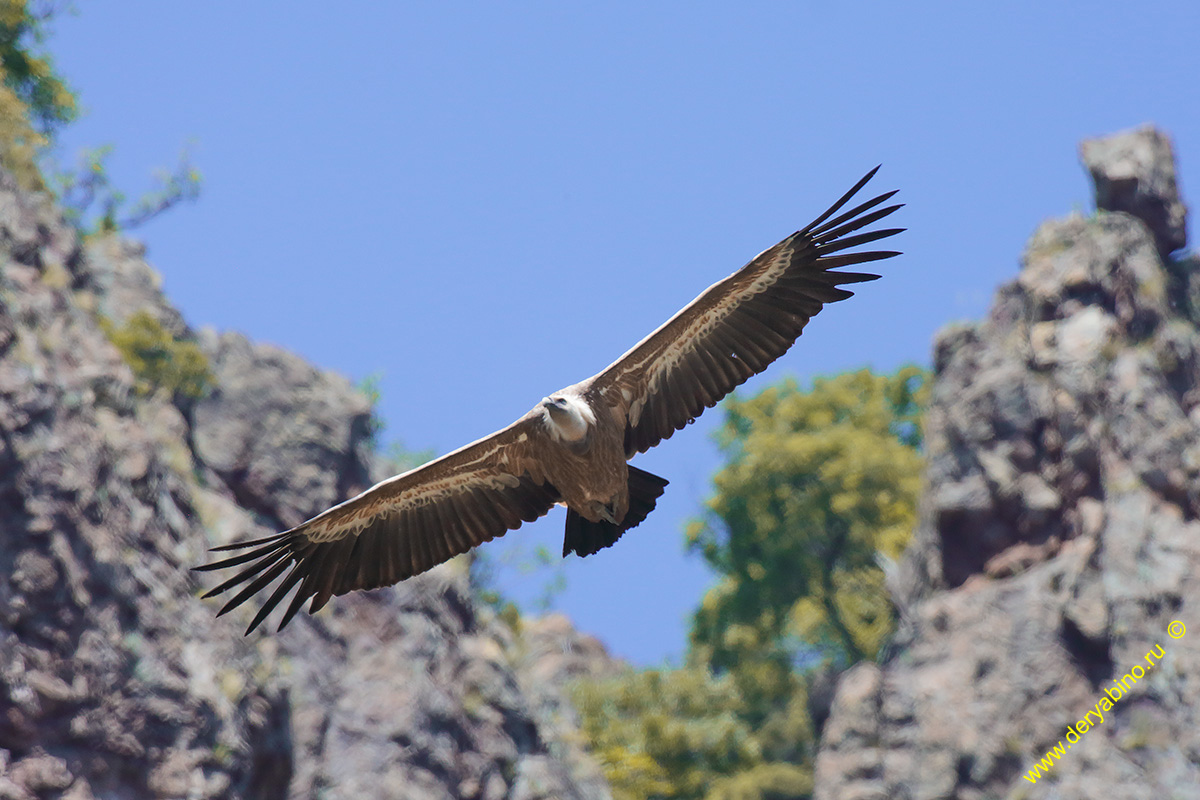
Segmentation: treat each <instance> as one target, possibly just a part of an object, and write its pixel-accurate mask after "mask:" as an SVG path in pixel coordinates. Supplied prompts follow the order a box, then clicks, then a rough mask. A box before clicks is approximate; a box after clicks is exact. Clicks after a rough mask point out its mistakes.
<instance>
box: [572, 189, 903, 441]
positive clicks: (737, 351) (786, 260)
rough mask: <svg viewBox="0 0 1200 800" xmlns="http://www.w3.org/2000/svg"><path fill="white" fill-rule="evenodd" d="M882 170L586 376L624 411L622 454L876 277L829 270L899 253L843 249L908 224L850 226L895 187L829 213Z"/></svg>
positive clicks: (882, 211) (739, 377)
mask: <svg viewBox="0 0 1200 800" xmlns="http://www.w3.org/2000/svg"><path fill="white" fill-rule="evenodd" d="M878 169H879V167H876V168H875V169H873V170H871V171H870V172H868V173H867V175H866V176H865V177H864V178H863V179H862V180H860V181H859V182H858V183H856V184H855V185H854V188H852V189H851V190H850V191H848V192H846V194H845V195H843V196H842V198H841V199H840V200H838V201H837V202H836V203H834V204H833V205H832V206H831V207H830V208H829V210H827V211H826V212H825V213H824V214H822V215H821V216H819V217H817V218H816V219H815V220H813V221H812V222H811V223H810V224H809V225H808V227H806V228H804V230H801V231H797V232H796V233H793V234H792V235H791V236H789V237H787V238H786V239H784V240H783V241H782V242H780V243H779V244H777V245H775V246H774V247H771V248H769V249H767V250H764V251H763V252H762V253H759V254H758V255H757V256H755V257H754V258H753V259H752V260H751V261H750V263H749V264H747V265H746V266H744V267H742V268H741V269H740V270H738V271H737V272H735V273H733V274H732V275H730V276H729V277H728V278H726V279H725V280H722V281H719V282H717V283H714V284H713V285H712V286H710V287H709V288H708V289H706V290H705V291H704V292H703V293H702V294H701V295H700V296H699V297H697V298H696V299H695V300H693V301H692V302H691V303H690V304H689V305H688V306H687V307H685V308H684V309H683V310H682V311H680V312H679V313H678V314H676V315H675V316H674V317H672V318H671V319H669V320H668V321H667V322H666V323H665V324H664V325H663V326H662V327H660V328H659V329H658V330H656V331H654V332H653V333H651V334H650V335H649V336H647V337H646V338H645V339H643V340H642V341H641V342H639V343H638V344H637V345H635V346H634V347H633V349H632V350H630V351H629V352H628V353H626V354H625V355H623V356H621V357H620V358H619V359H618V360H617V361H616V362H614V363H613V364H612V365H611V366H609V367H608V368H607V369H606V370H604V371H603V372H601V373H600V374H599V375H597V376H595V377H594V378H592V379H591V381H589V382H588V384H589V391H593V392H596V391H599V392H600V393H602V394H603V395H604V396H605V397H607V398H609V399H610V402H613V403H617V402H623V403H624V404H625V407H627V408H628V409H629V411H628V420H629V421H628V425H627V427H626V430H625V453H626V456H627V457H631V456H633V455H634V454H636V453H644V452H645V451H647V450H649V449H650V448H651V447H654V446H655V445H656V444H658V443H659V442H661V441H662V440H663V439H667V438H669V437H670V436H671V434H673V433H674V432H675V431H677V430H680V429H682V428H683V427H684V426H685V425H687V424H688V423H689V422H691V421H692V420H694V419H695V418H696V417H698V416H700V414H701V413H702V412H703V411H704V409H706V408H711V407H713V406H714V405H716V404H717V403H718V402H719V401H720V400H721V398H723V397H724V396H725V395H727V394H729V392H731V391H733V389H734V388H735V387H737V386H739V385H741V384H742V383H743V382H744V381H745V380H746V379H748V378H749V377H750V376H751V375H755V374H757V373H759V372H762V371H763V370H764V369H766V368H767V365H768V364H770V363H771V362H772V361H774V360H775V359H777V358H779V357H780V356H781V355H783V354H784V353H785V352H787V350H788V349H789V348H790V347H791V346H792V345H793V344H794V343H795V341H796V339H797V337H799V336H800V333H801V331H803V330H804V326H805V325H806V324H808V321H809V319H811V318H812V317H813V316H815V315H816V314H817V312H819V311H820V310H821V308H822V307H823V306H824V304H825V303H832V302H835V301H838V300H845V299H846V298H847V297H851V296H853V294H854V293H853V292H850V291H847V290H846V289H841V288H839V287H840V286H842V285H845V284H850V283H861V282H862V281H871V280H875V279H876V278H878V277H879V276H878V275H871V274H867V273H859V272H834V271H833V270H835V269H837V268H839V267H847V266H851V265H855V264H863V263H866V262H869V261H878V260H879V259H883V258H889V257H891V256H894V255H899V253H897V252H894V251H890V250H886V251H867V252H853V253H849V252H844V251H846V250H848V249H850V248H852V247H856V246H858V245H863V244H867V243H869V242H874V241H876V240H878V239H884V238H886V237H888V236H892V235H894V234H897V233H900V232H901V231H902V230H904V229H903V228H888V229H883V230H873V231H867V232H864V233H857V234H855V233H854V232H855V231H857V230H859V229H860V228H863V227H866V226H867V225H870V224H871V223H874V222H878V221H879V220H881V219H883V218H884V217H886V216H888V215H889V214H891V213H892V212H894V211H895V210H896V209H898V208H900V207H901V206H900V205H891V206H886V207H884V208H878V206H880V205H882V204H883V203H885V202H886V201H887V200H889V199H890V198H891V197H892V195H894V194H895V192H894V191H893V192H887V193H886V194H882V195H879V196H878V197H875V198H873V199H871V200H868V201H866V202H865V203H862V204H861V205H858V206H855V207H854V208H852V209H850V210H849V211H846V212H844V213H841V214H838V215H837V216H834V215H835V214H837V213H838V212H839V211H840V210H841V209H842V207H843V206H845V205H846V204H847V203H848V202H849V201H850V199H851V198H852V197H854V195H855V194H857V193H858V191H859V190H860V189H862V187H863V186H864V185H865V184H866V183H867V181H869V180H870V179H871V177H872V176H873V175H874V174H875V172H876V171H877V170H878ZM851 234H853V235H851ZM618 395H619V396H618Z"/></svg>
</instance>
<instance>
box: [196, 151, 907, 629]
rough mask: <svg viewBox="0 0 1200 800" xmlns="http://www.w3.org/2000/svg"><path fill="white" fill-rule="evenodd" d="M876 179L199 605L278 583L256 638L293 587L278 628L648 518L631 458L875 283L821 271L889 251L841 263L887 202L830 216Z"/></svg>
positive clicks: (261, 548)
mask: <svg viewBox="0 0 1200 800" xmlns="http://www.w3.org/2000/svg"><path fill="white" fill-rule="evenodd" d="M874 174H875V170H872V171H871V172H870V173H868V174H867V176H866V177H864V178H863V179H862V180H861V181H859V182H858V183H857V184H856V185H855V186H854V187H853V188H852V189H851V190H850V191H849V192H847V193H846V194H845V195H843V196H842V198H841V199H840V200H838V202H837V203H835V204H834V205H833V206H832V207H831V208H829V210H827V211H826V212H825V213H824V214H822V215H821V216H819V217H818V218H817V219H816V220H814V221H813V222H812V223H810V224H809V225H808V226H807V227H806V228H804V230H801V231H798V232H797V233H794V234H792V235H791V236H789V237H787V238H786V239H784V240H783V241H782V242H780V243H779V244H777V245H775V246H774V247H771V248H768V249H767V250H764V251H763V252H762V253H760V254H759V255H757V256H755V257H754V258H753V259H752V260H751V261H750V263H748V264H747V265H746V266H745V267H743V268H742V269H740V270H738V271H737V272H735V273H734V274H733V275H730V276H729V277H728V278H726V279H724V280H722V281H719V282H717V283H715V284H713V285H712V286H710V287H709V288H708V289H707V290H705V291H704V292H703V293H702V294H701V295H700V296H699V297H697V298H696V299H695V300H694V301H693V302H692V303H690V304H689V305H688V306H687V307H685V308H684V309H683V310H682V311H680V312H679V313H678V314H676V315H675V316H674V317H672V318H671V319H670V320H668V321H667V322H666V323H665V324H663V325H662V326H661V327H659V328H658V329H657V330H656V331H654V332H653V333H651V334H650V335H649V336H647V337H646V338H645V339H643V340H642V341H641V342H639V343H638V344H637V345H635V346H634V347H633V348H632V349H631V350H630V351H629V352H627V353H625V354H624V355H623V356H621V358H619V359H617V360H616V361H615V362H613V364H612V365H611V366H609V367H608V368H607V369H605V370H604V371H603V372H601V373H599V374H598V375H595V376H593V377H591V378H588V379H587V380H585V381H582V382H580V383H577V384H575V385H574V386H569V387H567V388H566V389H563V390H562V391H560V392H556V393H554V394H553V395H550V396H549V397H547V398H546V399H545V400H543V401H542V402H541V403H539V404H538V406H536V407H535V408H533V409H532V410H531V411H530V412H529V413H527V414H526V415H525V416H523V417H521V418H520V419H519V420H517V421H516V422H514V423H513V424H512V425H509V426H508V427H507V428H504V429H502V430H500V431H497V432H496V433H494V434H492V435H491V436H488V437H486V438H484V439H480V440H479V441H477V442H473V443H472V444H469V445H467V446H465V447H462V448H459V449H458V450H455V451H454V452H452V453H449V454H447V455H445V456H442V457H441V458H438V459H435V460H433V461H431V462H429V463H428V464H425V465H424V466H421V467H417V468H416V469H413V470H410V471H409V472H406V473H404V474H402V475H397V476H395V477H393V478H388V479H387V480H385V481H382V482H381V483H378V484H376V485H375V486H373V487H372V488H370V489H368V490H367V491H365V492H363V493H362V494H360V495H358V496H357V497H353V498H351V499H349V500H347V501H346V502H344V503H341V504H339V505H336V506H334V507H333V508H330V509H329V510H327V511H324V512H322V513H321V514H318V515H317V516H315V517H313V518H312V519H310V520H308V521H307V522H304V523H302V524H301V525H298V526H296V527H295V528H292V529H291V530H287V531H283V532H282V533H278V534H275V535H273V536H269V537H266V538H264V539H258V540H255V541H249V542H238V543H235V544H232V545H226V546H224V547H219V548H215V549H216V550H243V549H245V552H242V553H240V554H238V555H234V556H231V557H229V558H225V559H223V560H221V561H217V562H214V563H211V564H206V565H204V566H202V567H197V569H200V570H212V569H224V568H229V567H237V566H242V565H245V566H244V567H242V569H241V570H240V571H238V572H237V573H236V574H235V575H233V576H232V577H231V578H229V579H228V580H226V581H225V582H224V583H222V584H220V585H219V586H217V587H215V588H214V589H212V590H211V591H210V592H208V594H206V595H205V596H206V597H208V596H211V595H215V594H219V593H221V592H224V591H226V590H229V589H232V588H233V587H235V586H239V585H240V584H243V583H244V584H246V585H245V586H244V587H242V588H241V589H240V590H239V591H238V593H237V594H236V595H234V597H233V598H231V599H230V600H229V602H228V603H226V605H225V606H224V608H222V609H221V611H220V613H222V614H223V613H225V612H226V611H229V610H230V609H232V608H234V607H236V606H238V605H240V604H241V603H243V602H244V601H245V600H246V599H248V598H249V597H250V596H252V595H253V594H255V593H256V592H259V591H261V590H263V589H265V588H266V587H267V586H269V585H270V584H271V583H272V582H273V581H275V580H279V581H280V582H279V584H278V585H277V586H276V587H275V588H274V589H273V590H272V592H271V594H270V595H269V596H268V598H267V600H266V602H265V603H264V604H263V606H262V608H261V609H260V611H259V613H258V614H257V615H256V616H255V617H254V619H253V621H252V622H251V623H250V628H249V629H248V630H247V633H249V631H250V630H253V629H254V628H255V627H257V626H258V625H259V624H260V623H261V622H262V621H263V619H265V617H266V616H267V614H268V613H270V611H271V610H272V609H273V608H275V607H276V606H277V605H279V604H280V603H281V602H282V600H283V599H284V598H285V597H286V596H287V594H288V592H290V591H292V590H293V589H295V594H294V596H293V597H292V599H291V601H290V602H289V604H288V606H287V609H286V611H285V612H284V615H283V618H282V620H281V621H280V624H279V627H280V628H282V627H283V626H284V625H286V624H287V622H288V621H289V620H290V619H291V618H292V616H294V615H295V613H296V612H297V611H298V610H299V609H300V607H301V606H302V605H303V603H304V601H305V600H306V599H308V598H310V597H311V598H312V602H311V603H310V605H309V612H310V613H314V612H316V611H317V610H318V609H320V608H321V607H322V606H324V605H325V603H327V602H328V601H329V599H330V598H331V597H333V596H334V595H341V594H345V593H347V592H351V591H354V590H356V589H372V588H377V587H380V586H388V585H390V584H393V583H396V582H397V581H400V580H403V579H405V578H408V577H410V576H412V575H416V574H417V573H420V572H424V571H425V570H427V569H429V568H430V567H433V566H435V565H436V564H440V563H442V562H443V561H446V560H448V559H450V558H452V557H453V556H455V555H458V554H459V553H463V552H466V551H467V550H469V549H470V548H472V547H474V546H476V545H478V544H480V543H482V542H485V541H489V540H491V539H493V538H495V537H496V536H500V535H503V534H504V533H505V532H507V531H509V530H512V529H514V528H517V527H518V526H520V525H521V524H522V523H523V522H531V521H533V520H535V519H537V518H538V517H540V516H542V515H543V514H545V513H546V512H547V511H549V510H550V508H552V507H553V506H554V504H555V503H564V504H565V505H566V506H567V524H566V534H565V537H564V540H563V555H564V556H565V555H567V554H568V553H572V552H574V553H578V554H579V555H581V556H587V555H591V554H592V553H595V552H596V551H597V550H600V549H601V548H604V547H608V546H609V545H611V544H612V543H613V542H615V541H616V540H617V539H619V538H620V537H621V535H622V534H623V533H624V532H625V531H627V530H629V529H630V528H633V527H634V526H636V525H638V524H639V523H640V522H641V521H642V520H644V519H645V518H646V515H647V514H649V513H650V511H652V510H653V509H654V505H655V502H656V501H657V499H658V497H659V496H660V495H661V494H662V492H663V489H664V487H665V486H666V485H667V481H666V480H664V479H663V478H659V477H657V476H655V475H651V474H650V473H648V472H645V471H643V470H640V469H637V468H636V467H633V466H630V465H628V460H629V459H630V458H632V457H633V456H635V455H636V454H638V453H643V452H645V451H646V450H648V449H650V448H651V447H653V446H654V445H656V444H658V443H659V442H661V441H662V440H663V439H667V438H669V437H670V436H671V434H673V433H674V432H675V431H676V430H679V429H681V428H683V427H684V426H685V425H687V423H689V422H691V421H692V420H693V419H695V418H696V417H698V416H699V415H700V414H701V412H703V411H704V409H705V408H711V407H712V406H714V405H716V404H717V402H718V401H720V400H721V398H722V397H724V396H725V395H726V394H728V393H729V392H730V391H732V390H733V389H734V388H735V387H736V386H738V385H740V384H741V383H742V382H744V381H745V380H746V379H747V378H749V377H750V376H752V375H754V374H756V373H758V372H761V371H763V370H764V369H766V367H767V365H768V364H770V363H771V362H772V361H774V360H775V359H776V358H778V357H779V356H781V355H783V354H784V353H785V352H786V351H787V350H788V349H789V348H790V347H791V346H792V344H793V343H794V342H795V341H796V338H797V337H798V336H799V335H800V333H801V331H803V329H804V326H805V325H806V324H807V323H808V320H809V319H810V318H812V317H813V316H814V315H816V314H817V312H819V311H820V310H821V308H822V306H823V305H824V304H825V303H831V302H835V301H837V300H844V299H846V298H847V297H850V296H851V295H852V293H851V292H849V291H847V290H846V289H842V288H840V286H842V285H844V284H850V283H859V282H862V281H869V280H874V279H875V278H877V277H879V276H878V275H871V274H866V273H856V272H834V271H832V270H834V269H836V268H839V267H845V266H850V265H854V264H861V263H866V262H870V261H877V260H879V259H883V258H888V257H890V256H894V255H897V253H895V252H894V251H869V252H853V253H850V252H845V251H846V250H847V249H849V248H852V247H855V246H856V245H861V244H866V243H868V242H872V241H876V240H878V239H882V238H885V237H888V236H892V235H893V234H896V233H899V232H900V230H901V229H895V228H893V229H884V230H873V231H869V232H866V233H857V234H856V233H854V232H855V231H858V230H859V229H861V228H863V227H865V226H867V225H869V224H871V223H873V222H876V221H878V220H880V219H882V218H884V217H886V216H887V215H889V214H891V213H892V212H894V211H895V210H896V209H898V208H899V207H900V206H899V205H893V206H887V207H883V208H880V207H879V206H881V205H882V204H883V203H884V202H886V201H887V200H888V199H889V198H890V197H892V195H893V194H895V192H889V193H886V194H883V195H880V196H878V197H876V198H873V199H871V200H868V201H866V202H865V203H862V204H860V205H859V206H857V207H855V208H852V209H850V210H849V211H846V212H844V213H842V214H840V215H838V216H836V217H835V216H834V215H835V214H837V212H838V211H839V210H841V208H842V207H843V206H844V205H845V204H846V203H847V202H848V201H849V200H850V198H851V197H853V196H854V194H855V193H857V192H858V190H859V189H861V188H862V187H863V185H864V184H866V182H867V181H868V180H870V178H871V176H872V175H874Z"/></svg>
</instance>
